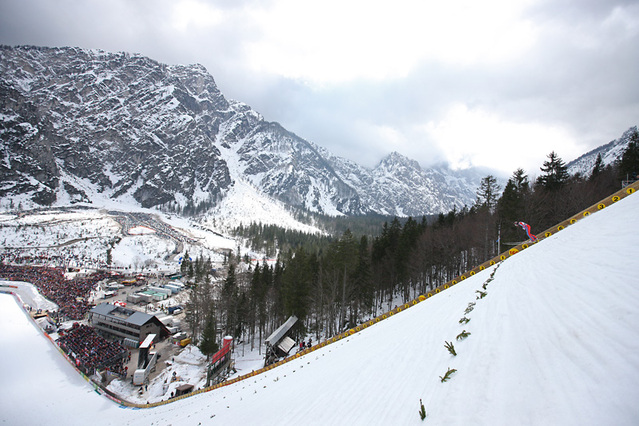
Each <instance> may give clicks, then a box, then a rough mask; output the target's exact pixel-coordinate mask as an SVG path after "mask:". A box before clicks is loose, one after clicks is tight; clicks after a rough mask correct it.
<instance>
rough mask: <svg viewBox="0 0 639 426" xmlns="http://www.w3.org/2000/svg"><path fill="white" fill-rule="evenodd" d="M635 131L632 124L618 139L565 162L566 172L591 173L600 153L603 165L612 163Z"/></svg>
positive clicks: (626, 145)
mask: <svg viewBox="0 0 639 426" xmlns="http://www.w3.org/2000/svg"><path fill="white" fill-rule="evenodd" d="M636 132H637V126H633V127H631V128H629V129H628V130H626V131H625V132H624V133H623V135H621V137H620V138H619V139H615V140H613V141H610V142H608V143H607V144H605V145H601V146H600V147H598V148H595V149H593V150H592V151H590V152H587V153H586V154H584V155H582V156H581V157H579V158H577V159H575V160H573V161H571V162H570V163H568V164H567V166H568V173H570V174H571V175H576V174H577V173H579V174H580V175H581V176H585V177H588V176H590V174H591V173H592V169H593V168H594V167H595V162H596V161H597V156H598V155H599V154H601V160H602V161H603V164H604V166H607V165H609V164H613V163H614V162H615V161H617V160H618V159H620V158H621V156H622V155H623V152H624V151H625V149H626V148H627V147H628V143H629V142H630V138H631V136H632V135H633V134H634V133H636Z"/></svg>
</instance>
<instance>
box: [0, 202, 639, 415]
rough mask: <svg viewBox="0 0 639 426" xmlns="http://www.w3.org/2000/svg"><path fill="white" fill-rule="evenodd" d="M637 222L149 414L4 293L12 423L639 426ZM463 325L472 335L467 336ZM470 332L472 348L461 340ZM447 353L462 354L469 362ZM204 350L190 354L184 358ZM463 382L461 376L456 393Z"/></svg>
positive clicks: (475, 279) (614, 210) (590, 232)
mask: <svg viewBox="0 0 639 426" xmlns="http://www.w3.org/2000/svg"><path fill="white" fill-rule="evenodd" d="M638 209H639V195H636V194H634V195H631V196H629V197H626V198H624V199H622V200H621V201H618V202H617V203H614V204H612V205H610V206H608V207H606V208H605V209H603V210H601V211H599V212H597V213H595V214H592V215H590V216H588V217H585V218H584V219H582V220H579V221H578V222H577V223H575V224H574V225H570V226H568V227H566V229H564V230H563V231H561V232H558V233H556V234H554V235H552V236H550V237H548V238H546V239H544V240H542V241H541V242H540V243H538V244H535V245H533V246H531V247H529V248H528V249H526V250H524V251H522V252H520V253H518V254H516V255H515V256H512V257H509V258H508V259H506V260H505V261H503V262H500V263H499V264H497V265H495V266H492V267H490V268H487V269H486V270H484V271H481V272H479V273H477V274H475V275H474V276H470V277H468V278H467V279H466V280H464V281H462V282H460V283H458V284H457V285H455V286H453V287H451V288H450V289H448V290H445V291H443V292H442V293H440V294H436V295H434V296H433V297H431V298H429V299H426V300H425V301H423V302H420V303H418V304H416V305H415V306H413V307H410V308H409V309H406V310H403V311H402V312H400V313H397V314H394V315H392V316H390V317H389V318H387V319H385V320H383V321H380V322H379V323H376V324H374V325H371V326H369V327H367V328H365V329H364V330H362V331H360V332H357V333H355V334H352V335H350V336H349V337H346V338H343V339H341V340H338V341H337V342H335V343H333V344H330V345H327V346H324V347H322V348H320V349H317V350H315V351H313V352H311V353H309V354H307V355H305V356H301V357H299V358H296V359H292V360H291V361H290V362H288V363H286V364H284V365H282V366H280V367H277V368H274V369H272V370H270V371H267V372H265V373H262V374H259V375H255V376H253V377H250V378H248V379H246V380H242V381H238V382H236V383H232V384H229V385H228V386H225V387H222V388H219V389H215V390H212V391H210V392H205V393H201V394H199V395H194V396H190V397H187V398H185V399H182V400H178V401H175V402H171V403H168V404H165V405H161V406H158V407H155V408H150V409H128V408H125V407H121V406H119V405H118V404H117V403H115V402H113V401H111V400H109V399H108V398H107V397H106V396H102V395H99V394H98V393H97V392H94V391H93V387H92V386H91V384H90V383H88V382H87V381H86V380H85V379H84V378H82V377H81V376H80V375H79V374H78V373H77V372H76V370H75V369H74V368H73V366H72V365H71V364H70V363H69V362H68V361H67V360H66V359H65V358H63V356H62V354H61V353H60V352H59V351H58V350H56V349H55V348H54V346H52V343H51V341H50V340H49V339H48V338H47V336H46V335H45V334H44V333H43V332H42V331H39V330H38V329H37V328H36V327H35V325H34V324H33V322H31V320H30V319H29V317H28V315H25V314H24V312H23V311H22V308H21V305H20V304H19V303H16V301H15V300H13V299H12V298H11V297H10V296H7V295H0V323H2V324H3V325H4V326H3V327H0V356H2V359H3V361H4V362H2V363H0V376H1V377H2V378H3V384H5V386H0V401H1V402H0V407H2V409H1V410H0V420H1V421H2V422H4V423H6V424H51V423H62V422H64V423H65V424H69V425H81V424H95V425H173V426H180V425H197V424H202V425H205V424H221V425H222V424H250V425H254V424H260V425H279V424H285V423H291V422H302V423H304V424H306V425H326V424H335V425H377V424H398V425H411V424H415V425H579V426H586V425H588V426H589V425H593V426H594V425H597V426H599V425H619V426H621V425H624V426H625V425H628V426H630V425H636V424H637V419H639V405H638V404H637V401H638V400H639V385H638V383H639V350H638V349H639V347H638V342H639V328H637V326H636V324H637V322H638V321H639V305H637V303H636V300H637V298H639V286H637V285H636V283H637V279H636V267H635V265H634V263H633V262H632V261H628V260H629V257H628V253H634V252H635V251H636V250H637V241H639V228H637V227H636V226H631V225H632V224H633V223H635V222H636V217H637V210H638ZM480 291H485V293H486V294H485V297H481V298H479V296H478V293H479V292H480ZM470 308H472V309H470ZM462 317H466V318H468V319H469V322H468V323H466V324H460V321H459V320H460V318H462ZM463 330H465V331H466V332H467V333H470V334H469V335H468V336H467V337H466V338H465V339H463V340H462V339H457V338H456V336H459V335H460V334H461V333H462V331H463ZM446 342H451V343H453V344H454V348H455V351H456V355H455V356H453V355H452V354H451V353H449V352H448V351H447V350H446V348H445V346H444V345H445V343H446ZM247 349H248V348H247ZM189 352H190V349H189V348H188V347H187V348H185V349H184V350H183V352H182V353H181V354H180V356H181V357H186V356H189V355H190V354H189ZM242 353H243V347H242V346H241V345H240V344H238V346H236V349H235V353H234V356H235V357H236V358H237V360H238V362H237V364H236V365H237V366H238V369H239V371H238V375H244V374H248V373H250V372H251V370H253V369H255V364H256V363H259V361H260V357H259V356H257V357H254V358H256V360H253V364H252V365H251V360H249V359H244V358H242ZM177 358H178V357H176V360H177ZM192 358H193V357H191V358H190V359H192ZM246 358H251V356H249V357H246ZM258 365H259V364H258ZM202 369H203V370H204V367H203V368H202ZM449 369H450V370H452V369H454V370H456V371H455V372H454V373H452V374H451V375H450V377H449V380H447V381H446V382H443V381H442V380H441V378H442V377H444V376H445V375H446V372H447V371H449ZM34 383H36V384H37V385H35V386H34ZM155 390H156V389H155V388H154V389H152V388H151V387H149V390H148V391H149V392H152V391H155ZM157 391H158V392H162V383H160V384H159V385H158V388H157ZM163 399H166V396H165V397H163ZM420 401H422V402H423V404H424V407H425V411H426V414H427V417H426V419H425V420H424V422H422V420H421V419H420V417H419V414H418V412H419V409H420Z"/></svg>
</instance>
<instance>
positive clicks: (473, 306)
mask: <svg viewBox="0 0 639 426" xmlns="http://www.w3.org/2000/svg"><path fill="white" fill-rule="evenodd" d="M473 309H475V302H470V303H469V304H468V307H467V308H466V310H465V311H464V313H465V314H466V315H468V314H469V313H471V312H472V311H473Z"/></svg>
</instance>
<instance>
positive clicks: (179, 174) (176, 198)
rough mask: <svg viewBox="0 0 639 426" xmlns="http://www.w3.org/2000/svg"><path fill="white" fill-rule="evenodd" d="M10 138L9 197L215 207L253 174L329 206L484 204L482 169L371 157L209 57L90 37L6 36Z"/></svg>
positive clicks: (4, 179)
mask: <svg viewBox="0 0 639 426" xmlns="http://www.w3.org/2000/svg"><path fill="white" fill-rule="evenodd" d="M0 146H1V148H2V152H1V154H0V155H2V158H1V160H0V198H1V199H2V200H9V199H12V198H16V197H22V199H25V197H26V198H27V199H28V200H30V201H32V202H35V203H37V204H39V205H52V204H70V203H91V204H93V205H99V204H100V203H101V202H103V201H104V200H124V201H134V202H136V203H139V205H141V206H143V207H158V208H163V209H167V210H173V211H181V212H189V213H195V212H205V211H207V210H209V209H211V208H212V207H214V206H216V205H218V204H219V203H220V201H221V200H223V199H224V197H225V196H226V195H227V194H228V193H229V192H230V190H231V189H232V188H233V187H234V185H237V183H238V182H239V181H241V182H242V183H244V184H248V185H249V186H250V187H252V188H253V189H254V190H255V191H256V192H257V193H259V194H262V195H264V196H267V197H270V199H273V200H277V202H280V203H283V204H284V205H287V206H291V207H294V208H302V209H307V210H310V211H313V212H318V213H323V214H329V215H339V214H346V215H358V214H366V213H369V212H376V213H381V214H388V215H398V216H407V215H413V216H418V215H422V214H432V213H438V212H445V211H448V210H450V209H452V208H454V207H461V206H463V205H465V204H468V205H470V204H472V203H473V201H474V199H475V191H476V188H477V186H478V184H479V180H480V179H481V177H482V175H480V173H479V172H476V171H472V170H471V171H465V172H463V173H459V172H453V171H451V170H449V169H447V168H445V167H440V168H432V169H422V168H421V167H420V166H419V164H417V162H415V161H412V160H410V159H408V158H406V157H403V156H401V155H400V154H397V153H393V154H391V155H389V156H388V157H387V158H385V159H383V160H382V161H381V162H380V164H379V165H378V166H377V167H375V168H374V169H372V170H371V169H367V168H364V167H362V166H359V165H358V164H356V163H354V162H352V161H349V160H346V159H344V158H340V157H337V156H334V155H332V154H331V153H329V152H328V151H327V150H325V149H324V148H322V147H320V146H317V145H315V144H313V143H310V142H308V141H305V140H304V139H302V138H300V137H298V136H296V135H295V134H293V133H291V132H288V131H287V130H286V129H284V128H283V127H282V126H280V125H279V124H277V123H272V122H267V121H265V120H264V119H263V118H262V117H261V116H260V114H258V113H257V112H255V111H253V110H252V109H251V108H250V107H249V106H247V105H245V104H243V103H240V102H236V101H231V100H227V99H226V98H225V97H224V96H223V94H222V93H221V92H220V90H219V89H218V88H217V86H216V84H215V81H214V79H213V77H212V76H211V75H210V74H208V72H207V71H206V69H204V67H202V66H200V65H188V66H182V65H174V66H173V65H165V64H161V63H158V62H156V61H153V60H151V59H149V58H146V57H143V56H139V55H132V54H128V53H107V52H103V51H97V50H84V49H78V48H40V47H28V46H21V47H8V46H0ZM101 200H102V201H101ZM5 204H6V203H5Z"/></svg>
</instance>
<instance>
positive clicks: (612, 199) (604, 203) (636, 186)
mask: <svg viewBox="0 0 639 426" xmlns="http://www.w3.org/2000/svg"><path fill="white" fill-rule="evenodd" d="M637 190H639V182H635V183H633V184H631V185H629V186H627V187H625V188H623V189H621V190H619V191H617V192H616V193H614V194H612V195H611V196H609V197H607V198H605V199H603V200H601V201H600V202H598V203H596V204H594V205H592V206H591V207H589V208H587V209H585V210H583V211H581V212H579V213H577V214H576V215H574V216H572V217H570V218H568V219H566V220H564V221H563V222H560V223H558V224H557V225H555V226H553V227H551V228H548V229H547V230H545V231H544V232H542V233H539V234H538V235H537V237H538V239H539V240H538V242H536V243H535V244H538V243H539V241H541V240H543V239H546V238H548V237H551V236H552V235H554V234H556V233H557V232H560V231H562V230H563V229H565V228H567V227H569V226H570V225H572V224H575V223H576V222H578V221H579V220H581V219H584V218H587V217H588V216H590V215H591V214H593V213H595V212H598V211H600V210H603V209H605V208H606V207H608V206H610V205H611V204H614V203H616V202H618V201H620V200H621V199H623V198H625V197H627V196H629V195H631V194H633V193H634V192H636V191H637ZM528 247H529V243H524V244H520V245H518V246H516V247H513V248H511V249H509V250H508V251H506V252H504V253H502V254H500V255H498V256H496V257H494V258H492V259H490V260H488V261H486V262H484V263H482V264H481V265H478V266H477V267H475V268H473V269H471V270H469V271H467V272H465V273H463V274H461V275H459V276H458V277H455V278H454V279H452V280H450V281H448V282H446V283H444V284H442V285H440V286H439V287H437V288H435V289H434V290H433V291H431V292H428V293H427V294H424V295H421V296H419V297H418V298H416V299H414V300H412V301H411V302H408V303H405V304H403V305H401V306H398V307H396V308H395V309H393V310H390V311H388V312H385V313H384V314H382V315H380V316H378V317H376V318H373V319H371V320H369V321H366V322H365V323H363V324H360V325H359V326H357V327H354V328H352V329H349V330H347V331H345V332H343V333H341V334H338V335H336V336H334V337H332V338H330V339H328V340H326V341H323V342H321V343H318V344H317V345H315V346H314V347H312V348H309V349H306V350H304V351H301V352H299V353H297V354H295V355H294V356H291V357H288V358H286V359H284V360H282V361H280V362H277V363H275V364H272V365H269V366H268V367H265V368H262V369H259V370H255V371H252V372H250V373H247V374H244V375H241V376H239V377H237V378H234V379H231V380H228V381H226V382H223V383H220V384H217V385H214V386H210V387H207V388H204V389H201V390H198V391H195V392H193V393H191V394H188V395H184V396H180V397H176V398H172V399H170V400H168V401H161V402H156V403H151V404H134V403H130V402H127V401H124V400H121V399H120V398H118V397H117V396H116V395H114V394H112V393H110V392H107V391H105V390H104V389H102V388H100V387H99V386H97V385H96V384H94V383H93V382H91V381H90V380H89V378H88V377H86V376H84V378H85V379H86V380H87V381H88V382H89V383H91V384H92V386H93V387H94V388H95V390H96V392H98V393H100V394H103V395H104V396H107V397H108V398H109V399H111V400H113V401H115V402H116V403H118V404H119V405H120V406H121V407H122V408H127V407H129V408H134V409H140V408H151V407H157V406H160V405H166V404H170V403H172V402H175V401H179V400H181V399H184V398H189V397H191V396H193V395H197V394H199V393H203V392H209V391H212V390H215V389H218V388H221V387H225V386H229V385H232V384H234V383H237V382H240V381H243V380H247V379H249V378H251V377H254V376H257V375H259V374H262V373H265V372H267V371H269V370H272V369H274V368H277V367H280V366H282V365H284V364H286V363H288V362H290V361H292V360H295V359H297V358H300V357H303V356H305V355H308V354H310V353H312V352H314V351H316V350H318V349H321V348H323V347H325V346H327V345H331V344H333V343H336V342H339V341H341V340H343V339H346V338H348V337H349V336H351V335H353V334H355V333H358V332H360V331H363V330H365V329H367V328H368V327H371V326H372V325H375V324H377V323H379V322H380V321H383V320H385V319H388V318H391V317H392V316H394V315H396V314H398V313H400V312H402V311H404V310H406V309H408V308H410V307H413V306H415V305H417V304H419V303H420V302H422V301H424V300H426V299H428V298H431V297H432V296H435V295H437V294H439V293H442V292H444V290H447V289H450V288H451V287H453V286H455V285H456V284H459V283H460V282H462V281H464V280H466V279H467V278H469V277H472V276H474V275H476V274H477V273H479V272H481V271H483V270H485V269H487V268H490V267H491V266H494V265H496V264H498V263H499V262H502V261H505V260H507V259H509V258H510V257H513V256H515V255H516V254H518V253H520V252H521V251H523V250H526V249H527V248H528ZM47 337H48V336H47ZM56 348H57V345H56ZM60 352H62V351H60ZM63 355H64V353H63Z"/></svg>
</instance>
